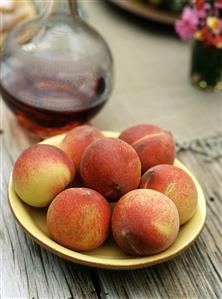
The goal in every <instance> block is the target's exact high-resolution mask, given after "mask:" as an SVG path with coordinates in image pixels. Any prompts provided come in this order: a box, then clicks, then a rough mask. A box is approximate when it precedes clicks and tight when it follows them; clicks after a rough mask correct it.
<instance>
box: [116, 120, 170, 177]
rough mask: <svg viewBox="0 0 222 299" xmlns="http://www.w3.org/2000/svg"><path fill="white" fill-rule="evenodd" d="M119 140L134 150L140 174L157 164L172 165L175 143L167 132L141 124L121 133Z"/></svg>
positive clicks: (153, 126)
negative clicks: (140, 166) (138, 160)
mask: <svg viewBox="0 0 222 299" xmlns="http://www.w3.org/2000/svg"><path fill="white" fill-rule="evenodd" d="M119 138H120V139H121V140H123V141H125V142H127V143H129V144H130V145H132V147H133V148H134V149H135V150H136V152H137V154H138V156H139V158H140V161H141V165H142V173H144V172H145V171H146V170H148V169H149V168H151V167H153V166H155V165H158V164H173V162H174V159H175V143H174V139H173V136H172V134H171V133H170V132H169V131H166V130H164V129H161V128H160V127H158V126H155V125H151V124H141V125H136V126H133V127H130V128H128V129H126V130H125V131H123V132H122V133H121V134H120V136H119Z"/></svg>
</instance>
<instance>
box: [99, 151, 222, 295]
mask: <svg viewBox="0 0 222 299" xmlns="http://www.w3.org/2000/svg"><path fill="white" fill-rule="evenodd" d="M178 157H179V159H181V161H183V162H184V163H185V164H186V165H187V166H188V168H189V169H190V170H191V171H192V172H193V173H194V174H195V175H196V177H197V178H198V180H199V181H200V184H201V185H202V187H203V189H204V193H205V196H206V200H207V208H208V217H207V221H206V225H205V228H204V230H203V232H202V233H201V236H200V237H199V238H198V240H197V241H196V242H195V244H193V245H192V246H191V247H190V248H189V249H188V250H187V251H186V252H184V253H183V254H181V255H180V256H178V257H177V258H175V259H173V260H171V261H169V262H166V263H163V264H160V265H156V266H153V267H150V268H146V269H142V270H131V271H119V272H116V271H105V270H98V271H97V277H98V281H99V283H100V285H101V297H102V298H112V299H113V298H206V299H208V298H222V230H221V227H222V220H221V219H222V218H221V212H222V211H221V206H222V196H221V191H222V190H221V182H222V172H221V169H222V159H220V160H215V161H213V162H211V163H209V162H205V161H204V160H203V157H202V156H201V155H198V154H193V153H192V152H189V151H183V152H181V153H180V154H179V156H178Z"/></svg>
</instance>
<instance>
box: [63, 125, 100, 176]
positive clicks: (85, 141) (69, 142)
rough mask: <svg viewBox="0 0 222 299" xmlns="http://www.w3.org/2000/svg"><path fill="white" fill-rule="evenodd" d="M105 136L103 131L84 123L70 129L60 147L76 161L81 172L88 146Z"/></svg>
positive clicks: (77, 168)
mask: <svg viewBox="0 0 222 299" xmlns="http://www.w3.org/2000/svg"><path fill="white" fill-rule="evenodd" d="M103 137H105V136H104V135H103V133H102V132H101V131H100V130H99V129H97V128H95V127H92V126H88V125H83V126H79V127H76V128H74V129H72V130H71V131H69V132H68V133H67V134H66V136H65V137H64V139H63V140H62V142H61V144H60V146H59V147H60V148H61V149H62V150H63V151H64V152H65V153H66V154H67V155H68V157H69V158H70V159H71V160H72V161H73V162H74V164H75V167H76V171H77V172H78V173H79V168H80V161H81V157H82V154H83V152H84V151H85V149H86V147H87V146H88V145H89V144H90V143H92V142H93V141H95V140H97V139H99V138H103Z"/></svg>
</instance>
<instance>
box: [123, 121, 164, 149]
mask: <svg viewBox="0 0 222 299" xmlns="http://www.w3.org/2000/svg"><path fill="white" fill-rule="evenodd" d="M162 131H163V129H161V128H160V127H158V126H156V125H153V124H139V125H135V126H132V127H129V128H128V129H126V130H124V131H123V132H122V133H121V134H120V135H119V138H120V139H121V140H124V141H125V142H127V143H129V144H131V145H132V144H133V143H134V142H135V141H137V140H139V139H140V138H143V137H144V136H146V135H150V134H156V133H160V132H162Z"/></svg>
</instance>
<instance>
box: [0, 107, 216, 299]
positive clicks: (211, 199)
mask: <svg viewBox="0 0 222 299" xmlns="http://www.w3.org/2000/svg"><path fill="white" fill-rule="evenodd" d="M3 109H4V113H3V115H4V119H3V123H2V128H3V133H2V134H1V135H0V140H1V143H0V144H1V165H2V168H1V199H2V200H1V214H2V215H1V234H0V237H1V248H2V256H1V269H2V271H1V276H2V277H1V279H2V284H1V298H108V299H111V298H142V299H143V298H189V299H190V298H204V299H205V298H206V299H208V298H222V251H221V250H222V231H221V227H222V221H221V207H222V198H221V181H222V173H221V167H222V159H220V160H214V161H211V162H210V163H209V162H206V161H205V160H204V159H203V156H202V155H201V154H197V153H196V154H194V153H193V152H191V151H188V150H185V151H181V152H180V153H179V156H178V158H179V159H181V161H182V162H184V163H185V164H186V165H187V166H188V168H189V169H190V170H191V171H192V172H193V173H194V174H195V175H196V177H197V178H198V180H199V181H200V183H201V185H202V187H203V189H204V192H205V195H206V198H207V205H208V217H207V222H206V226H205V228H204V230H203V232H202V234H201V236H200V237H199V238H198V240H197V241H196V242H195V244H194V245H193V246H192V247H191V248H190V249H188V250H187V251H186V252H184V253H183V254H182V255H181V256H179V257H177V258H175V259H174V260H172V261H169V262H166V263H163V264H160V265H157V266H153V267H150V268H145V269H142V270H131V271H108V270H99V269H90V268H87V267H82V266H78V265H76V264H72V263H69V262H67V261H64V260H62V259H61V258H58V257H56V256H55V255H53V254H51V253H49V252H47V251H46V250H44V249H42V248H41V247H39V246H38V245H37V244H35V243H34V242H33V241H32V240H31V239H30V238H29V237H27V236H26V235H25V234H24V233H23V231H22V230H21V229H20V227H19V226H18V225H17V224H16V223H15V220H14V218H13V216H12V213H11V212H10V209H9V206H8V203H7V194H6V192H7V191H6V190H7V184H8V178H9V174H10V172H11V168H12V165H13V163H14V161H15V159H16V158H17V156H18V155H19V154H20V152H21V151H22V150H23V149H24V148H26V147H27V146H29V145H30V144H32V143H34V142H36V141H37V139H35V138H31V137H29V136H28V135H27V134H26V132H24V131H23V130H22V129H21V128H20V127H19V126H18V125H17V123H16V121H15V118H14V117H13V116H12V115H11V113H10V112H9V111H8V109H6V108H5V107H3Z"/></svg>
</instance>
